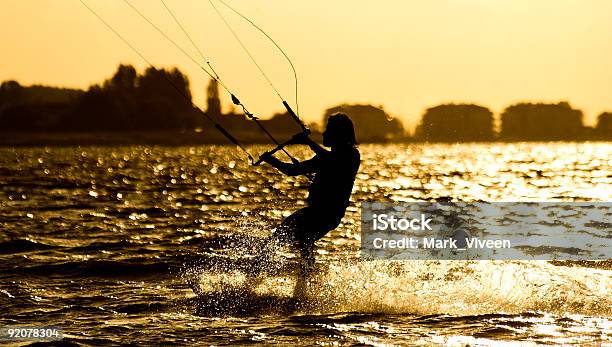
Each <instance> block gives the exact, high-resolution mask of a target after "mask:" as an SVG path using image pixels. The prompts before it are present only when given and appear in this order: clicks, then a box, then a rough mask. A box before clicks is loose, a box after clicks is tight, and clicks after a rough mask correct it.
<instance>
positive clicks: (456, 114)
mask: <svg viewBox="0 0 612 347" xmlns="http://www.w3.org/2000/svg"><path fill="white" fill-rule="evenodd" d="M415 137H417V138H419V139H421V140H426V141H443V142H454V141H488V140H492V139H493V138H494V134H493V113H492V112H491V111H490V110H489V109H488V108H486V107H482V106H478V105H473V104H446V105H439V106H435V107H431V108H428V109H427V110H426V111H425V114H424V115H423V118H422V119H421V124H419V125H418V127H417V130H416V134H415Z"/></svg>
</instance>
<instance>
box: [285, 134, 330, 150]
mask: <svg viewBox="0 0 612 347" xmlns="http://www.w3.org/2000/svg"><path fill="white" fill-rule="evenodd" d="M291 143H292V144H304V145H308V147H310V149H311V150H312V151H313V152H314V153H315V154H316V155H325V154H327V153H329V151H328V150H326V149H325V148H323V147H321V145H319V144H318V143H316V142H314V141H313V140H312V139H311V138H310V137H309V136H308V134H307V133H299V134H297V135H295V136H293V138H292V139H291Z"/></svg>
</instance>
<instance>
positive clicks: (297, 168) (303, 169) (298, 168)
mask: <svg viewBox="0 0 612 347" xmlns="http://www.w3.org/2000/svg"><path fill="white" fill-rule="evenodd" d="M262 159H263V161H265V162H266V163H268V164H270V165H272V166H273V167H275V168H276V169H278V171H280V172H282V173H284V174H285V175H287V176H297V175H305V174H308V173H311V172H315V171H317V167H318V162H319V159H318V158H317V157H316V156H315V157H313V158H312V159H308V160H305V161H302V162H299V163H296V164H290V163H285V162H282V161H280V160H278V159H276V158H274V157H273V156H271V155H266V156H265V157H263V158H262Z"/></svg>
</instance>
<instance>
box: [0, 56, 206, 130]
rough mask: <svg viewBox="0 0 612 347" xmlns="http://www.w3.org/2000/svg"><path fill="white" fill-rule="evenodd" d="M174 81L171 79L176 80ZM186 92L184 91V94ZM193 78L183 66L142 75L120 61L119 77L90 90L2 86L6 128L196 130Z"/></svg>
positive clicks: (1, 122)
mask: <svg viewBox="0 0 612 347" xmlns="http://www.w3.org/2000/svg"><path fill="white" fill-rule="evenodd" d="M168 81H171V82H172V84H170V83H169V82H168ZM181 94H183V95H184V96H183V95H181ZM190 100H191V92H190V90H189V80H188V79H187V77H186V76H185V75H184V74H182V73H181V72H180V71H179V70H178V69H172V70H164V69H162V70H157V71H156V70H155V69H153V68H148V69H147V70H146V71H144V73H143V74H138V73H137V72H136V69H135V68H134V67H133V66H131V65H120V66H119V68H118V69H117V72H116V73H115V74H114V76H113V77H112V78H110V79H108V80H106V81H104V83H102V84H101V85H93V86H91V87H90V88H89V90H87V91H81V90H71V89H61V88H51V87H41V86H32V87H22V86H21V85H19V83H17V82H15V81H8V82H4V83H2V85H1V86H0V128H1V129H2V130H5V131H7V130H8V131H63V132H65V131H87V132H91V131H131V130H163V129H181V128H193V127H195V126H196V125H197V124H198V114H197V112H196V111H195V110H194V108H193V107H192V106H191V103H190Z"/></svg>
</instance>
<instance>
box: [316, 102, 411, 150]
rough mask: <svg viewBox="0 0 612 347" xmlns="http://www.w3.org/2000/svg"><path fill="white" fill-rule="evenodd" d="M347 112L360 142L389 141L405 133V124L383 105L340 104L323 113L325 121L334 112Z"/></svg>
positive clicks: (325, 121)
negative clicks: (391, 114) (392, 115)
mask: <svg viewBox="0 0 612 347" xmlns="http://www.w3.org/2000/svg"><path fill="white" fill-rule="evenodd" d="M338 112H341V113H345V114H346V115H347V116H349V118H351V120H352V121H353V123H354V125H355V135H356V136H357V141H360V142H378V141H388V140H393V139H396V138H399V137H401V136H403V135H404V126H403V125H402V122H400V121H399V120H398V119H395V118H393V117H391V116H390V115H389V114H388V113H387V112H385V111H384V110H383V109H382V107H375V106H372V105H347V104H343V105H339V106H335V107H332V108H329V109H327V110H326V111H325V113H324V115H323V123H324V124H325V123H327V119H328V118H329V116H331V115H333V114H334V113H338Z"/></svg>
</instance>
